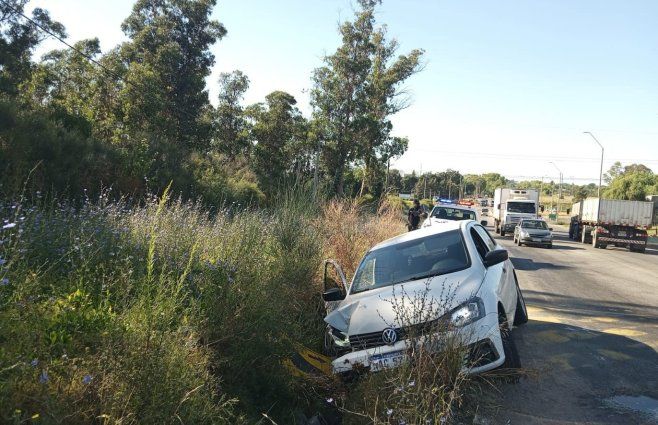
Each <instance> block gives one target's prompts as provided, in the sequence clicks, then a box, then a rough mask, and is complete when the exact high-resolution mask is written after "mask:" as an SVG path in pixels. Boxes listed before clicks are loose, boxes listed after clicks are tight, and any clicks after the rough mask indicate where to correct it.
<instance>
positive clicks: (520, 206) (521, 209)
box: [507, 201, 537, 214]
mask: <svg viewBox="0 0 658 425" xmlns="http://www.w3.org/2000/svg"><path fill="white" fill-rule="evenodd" d="M507 212H511V213H524V214H535V213H536V212H537V209H536V208H535V204H532V203H530V202H513V201H508V202H507Z"/></svg>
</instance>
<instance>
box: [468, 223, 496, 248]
mask: <svg viewBox="0 0 658 425" xmlns="http://www.w3.org/2000/svg"><path fill="white" fill-rule="evenodd" d="M473 228H474V229H475V231H476V232H478V234H479V235H480V237H481V238H482V240H483V241H484V243H485V244H486V245H487V248H488V250H489V251H493V250H494V249H496V241H495V240H494V238H493V236H491V234H490V233H489V232H487V229H485V228H484V227H482V226H473Z"/></svg>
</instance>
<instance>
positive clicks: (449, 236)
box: [350, 230, 470, 293]
mask: <svg viewBox="0 0 658 425" xmlns="http://www.w3.org/2000/svg"><path fill="white" fill-rule="evenodd" d="M469 266H470V259H469V257H468V252H467V250H466V246H465V244H464V238H463V237H462V233H461V231H459V230H451V231H448V232H444V233H439V234H436V235H431V236H427V237H424V238H418V239H414V240H411V241H408V242H404V243H399V244H395V245H391V246H387V247H384V248H380V249H377V250H374V251H371V252H369V253H368V254H366V256H365V257H364V259H363V260H362V261H361V264H360V265H359V268H358V269H357V271H356V273H355V275H354V282H353V283H352V288H351V289H350V292H351V293H356V292H362V291H367V290H369V289H374V288H380V287H383V286H389V285H395V284H396V283H401V282H406V281H410V280H417V279H423V278H428V277H430V276H437V275H441V274H447V273H453V272H456V271H459V270H463V269H465V268H468V267H469Z"/></svg>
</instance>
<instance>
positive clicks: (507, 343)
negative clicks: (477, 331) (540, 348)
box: [498, 313, 521, 369]
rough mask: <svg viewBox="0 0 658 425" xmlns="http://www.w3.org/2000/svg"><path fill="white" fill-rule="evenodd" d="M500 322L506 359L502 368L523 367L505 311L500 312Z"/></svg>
mask: <svg viewBox="0 0 658 425" xmlns="http://www.w3.org/2000/svg"><path fill="white" fill-rule="evenodd" d="M498 322H499V323H500V337H501V339H502V341H503V352H504V353H505V361H504V362H503V364H502V365H501V366H500V367H501V369H519V368H520V367H521V358H520V357H519V351H518V350H517V348H516V343H515V342H514V338H512V330H511V329H510V327H509V324H508V323H507V318H506V317H505V313H499V318H498Z"/></svg>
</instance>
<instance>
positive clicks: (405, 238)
mask: <svg viewBox="0 0 658 425" xmlns="http://www.w3.org/2000/svg"><path fill="white" fill-rule="evenodd" d="M470 222H474V220H458V221H454V220H451V221H445V222H433V223H432V225H431V226H427V227H422V228H420V229H418V230H414V231H412V232H407V233H403V234H401V235H399V236H395V237H393V238H390V239H387V240H385V241H384V242H380V243H378V244H377V245H375V246H374V247H372V248H371V249H370V251H374V250H377V249H380V248H385V247H387V246H392V245H397V244H399V243H404V242H409V241H413V240H415V239H420V238H424V237H425V236H430V235H435V234H439V233H445V232H449V231H451V230H457V229H462V228H465V227H466V226H467V225H468V223H470Z"/></svg>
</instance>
